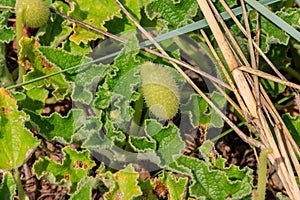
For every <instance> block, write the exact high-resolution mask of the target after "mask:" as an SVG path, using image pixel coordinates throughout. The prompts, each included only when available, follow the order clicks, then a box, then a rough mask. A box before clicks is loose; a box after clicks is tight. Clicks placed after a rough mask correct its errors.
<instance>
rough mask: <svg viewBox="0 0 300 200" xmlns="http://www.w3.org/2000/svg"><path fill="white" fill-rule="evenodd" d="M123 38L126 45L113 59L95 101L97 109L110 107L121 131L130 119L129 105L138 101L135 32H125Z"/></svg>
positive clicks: (137, 50)
mask: <svg viewBox="0 0 300 200" xmlns="http://www.w3.org/2000/svg"><path fill="white" fill-rule="evenodd" d="M124 37H125V39H127V43H126V44H124V47H123V48H122V50H121V52H120V54H119V55H118V56H117V57H116V58H115V62H114V65H113V66H112V67H111V69H110V70H111V71H110V75H109V76H107V77H106V81H105V83H104V84H103V85H102V86H101V87H100V88H99V90H98V92H97V97H96V99H95V106H96V107H97V108H102V109H103V108H107V107H108V106H111V107H112V108H111V109H112V116H114V117H113V120H114V121H115V123H116V124H117V126H118V127H119V128H123V130H124V128H125V129H126V128H127V127H124V126H127V125H128V122H129V121H130V119H131V118H132V115H133V109H132V107H131V106H130V103H132V102H134V101H136V100H137V99H138V96H137V95H136V93H135V90H136V87H137V85H138V84H139V83H140V80H139V78H138V76H137V73H138V69H139V68H138V66H139V64H140V62H139V61H138V60H137V59H136V55H137V54H138V52H139V45H138V40H137V38H136V36H135V31H131V32H127V33H126V35H125V36H124Z"/></svg>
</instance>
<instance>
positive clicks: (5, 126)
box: [0, 88, 39, 170]
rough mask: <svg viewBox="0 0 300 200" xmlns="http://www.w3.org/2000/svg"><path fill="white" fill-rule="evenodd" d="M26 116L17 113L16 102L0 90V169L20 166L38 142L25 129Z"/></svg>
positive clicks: (8, 94)
mask: <svg viewBox="0 0 300 200" xmlns="http://www.w3.org/2000/svg"><path fill="white" fill-rule="evenodd" d="M27 120H28V116H27V115H26V114H25V113H24V112H23V111H18V107H17V103H16V100H15V99H14V98H13V97H12V96H11V95H10V93H9V92H8V91H6V90H5V89H4V88H0V127H1V129H0V160H1V163H0V169H7V170H11V169H14V168H17V167H19V166H21V165H22V164H23V163H24V161H25V159H26V154H27V152H28V151H29V150H30V149H33V148H35V147H36V146H37V145H38V144H39V141H38V140H37V139H36V138H35V137H33V136H32V133H31V132H30V131H29V130H28V129H26V128H25V126H24V123H25V122H26V121H27Z"/></svg>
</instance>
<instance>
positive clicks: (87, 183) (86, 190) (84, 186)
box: [70, 177, 95, 200]
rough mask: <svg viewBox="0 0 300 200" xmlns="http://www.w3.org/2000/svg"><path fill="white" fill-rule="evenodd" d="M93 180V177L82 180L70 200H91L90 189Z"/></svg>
mask: <svg viewBox="0 0 300 200" xmlns="http://www.w3.org/2000/svg"><path fill="white" fill-rule="evenodd" d="M94 182H95V180H94V178H93V177H85V178H83V179H82V180H81V181H80V182H79V184H78V186H77V189H76V191H75V192H74V194H72V195H71V197H70V200H78V199H80V200H92V189H93V184H94Z"/></svg>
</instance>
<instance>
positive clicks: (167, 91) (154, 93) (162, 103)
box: [141, 62, 180, 120]
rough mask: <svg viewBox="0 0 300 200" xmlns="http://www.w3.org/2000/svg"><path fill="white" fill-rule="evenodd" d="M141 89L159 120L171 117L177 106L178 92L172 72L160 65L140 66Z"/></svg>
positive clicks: (151, 110) (147, 64) (147, 63)
mask: <svg viewBox="0 0 300 200" xmlns="http://www.w3.org/2000/svg"><path fill="white" fill-rule="evenodd" d="M141 80H142V91H143V95H144V98H145V101H146V104H147V106H148V107H149V109H150V112H151V113H153V114H154V115H155V116H156V117H157V118H159V119H160V120H168V119H171V118H173V117H174V116H175V115H176V113H177V111H178V108H179V102H180V98H179V92H178V87H177V85H176V81H175V79H174V77H173V76H172V74H171V73H170V72H169V71H168V70H167V69H166V68H165V67H162V66H161V65H156V64H153V63H151V62H146V63H144V64H143V65H142V66H141Z"/></svg>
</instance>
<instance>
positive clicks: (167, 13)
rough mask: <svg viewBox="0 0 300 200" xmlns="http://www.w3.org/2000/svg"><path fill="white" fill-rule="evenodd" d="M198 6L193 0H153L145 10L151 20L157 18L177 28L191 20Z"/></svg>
mask: <svg viewBox="0 0 300 200" xmlns="http://www.w3.org/2000/svg"><path fill="white" fill-rule="evenodd" d="M198 7H199V6H198V4H197V1H195V0H178V1H174V0H164V1H160V0H155V1H153V2H151V3H149V4H148V5H147V6H146V8H145V12H146V15H147V17H148V18H149V19H151V20H153V19H154V18H158V19H159V20H162V21H163V22H166V23H167V24H168V25H170V26H172V27H174V28H178V27H179V26H182V25H186V24H188V23H190V22H192V18H193V17H194V16H195V15H196V14H197V11H198Z"/></svg>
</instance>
